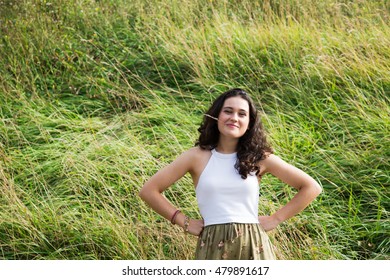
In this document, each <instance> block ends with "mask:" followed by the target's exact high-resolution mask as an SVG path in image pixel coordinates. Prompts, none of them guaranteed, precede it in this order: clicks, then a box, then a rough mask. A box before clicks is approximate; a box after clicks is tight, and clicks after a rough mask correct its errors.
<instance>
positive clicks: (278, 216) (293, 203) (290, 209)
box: [271, 182, 322, 224]
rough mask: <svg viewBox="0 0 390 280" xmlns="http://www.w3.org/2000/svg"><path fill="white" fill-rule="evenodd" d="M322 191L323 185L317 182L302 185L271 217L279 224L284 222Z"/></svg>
mask: <svg viewBox="0 0 390 280" xmlns="http://www.w3.org/2000/svg"><path fill="white" fill-rule="evenodd" d="M321 191H322V190H321V187H320V186H319V185H318V183H316V182H315V183H313V184H310V185H307V186H304V187H302V188H301V189H300V190H299V191H298V193H297V194H296V195H295V196H294V197H293V198H292V199H291V200H290V201H289V202H288V203H287V204H286V205H285V206H284V207H282V208H281V209H279V210H278V211H276V212H275V213H274V214H273V215H271V217H272V218H274V219H275V220H276V221H277V222H278V223H279V224H280V223H282V222H284V221H285V220H287V219H289V218H291V217H293V216H295V215H296V214H298V213H300V212H301V211H302V210H303V209H305V208H306V207H307V206H308V205H309V204H310V202H312V201H313V200H314V199H315V198H316V197H317V196H318V195H319V194H320V193H321Z"/></svg>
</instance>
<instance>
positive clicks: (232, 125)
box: [226, 123, 238, 128]
mask: <svg viewBox="0 0 390 280" xmlns="http://www.w3.org/2000/svg"><path fill="white" fill-rule="evenodd" d="M226 125H227V126H229V127H237V128H238V126H237V125H235V124H232V123H228V124H226Z"/></svg>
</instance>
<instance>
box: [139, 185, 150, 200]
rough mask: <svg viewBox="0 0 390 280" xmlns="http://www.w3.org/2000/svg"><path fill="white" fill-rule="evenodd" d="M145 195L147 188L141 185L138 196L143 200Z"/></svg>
mask: <svg viewBox="0 0 390 280" xmlns="http://www.w3.org/2000/svg"><path fill="white" fill-rule="evenodd" d="M147 195H148V191H147V189H146V188H145V186H143V187H142V188H141V190H140V191H139V192H138V196H139V197H140V198H141V199H142V200H143V201H145V200H146V199H147Z"/></svg>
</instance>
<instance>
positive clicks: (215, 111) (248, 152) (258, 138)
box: [195, 88, 273, 179]
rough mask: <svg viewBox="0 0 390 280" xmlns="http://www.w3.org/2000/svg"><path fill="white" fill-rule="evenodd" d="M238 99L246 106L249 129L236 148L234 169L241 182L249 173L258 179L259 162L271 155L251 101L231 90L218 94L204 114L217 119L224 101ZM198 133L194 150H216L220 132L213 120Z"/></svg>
mask: <svg viewBox="0 0 390 280" xmlns="http://www.w3.org/2000/svg"><path fill="white" fill-rule="evenodd" d="M235 96H240V97H241V98H243V99H245V100H246V101H247V102H248V104H249V125H248V130H247V131H246V132H245V134H244V135H243V136H241V137H240V139H239V141H238V145H237V162H236V164H235V165H234V167H235V168H236V169H237V171H238V173H239V174H240V175H241V178H243V179H246V178H247V176H248V174H249V173H252V172H254V173H255V174H256V175H258V173H259V171H260V167H259V161H260V160H262V159H264V158H265V157H266V153H267V152H268V153H273V150H272V147H271V146H270V144H269V143H268V142H267V139H266V135H265V131H264V128H263V125H262V123H261V121H260V117H259V116H258V114H257V110H256V108H255V106H254V104H253V100H252V98H251V97H250V96H249V95H248V94H247V93H246V92H245V91H244V90H242V89H240V88H234V89H231V90H228V91H226V92H224V93H223V94H221V95H220V96H218V97H217V99H215V101H214V102H213V104H212V105H211V107H210V108H209V110H208V111H207V112H206V114H208V115H210V116H213V117H215V118H218V116H219V113H220V112H221V110H222V107H223V104H224V102H225V100H226V99H228V98H231V97H235ZM198 131H199V133H200V135H199V138H198V140H197V141H196V143H195V146H199V147H200V148H201V149H204V150H212V149H214V148H216V147H217V145H218V140H219V135H220V132H219V130H218V123H217V121H216V120H214V119H212V118H209V117H207V116H204V117H203V122H202V124H201V125H200V127H199V128H198Z"/></svg>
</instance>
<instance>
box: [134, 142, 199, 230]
mask: <svg viewBox="0 0 390 280" xmlns="http://www.w3.org/2000/svg"><path fill="white" fill-rule="evenodd" d="M194 152H195V150H194V149H191V150H189V151H186V152H184V153H183V154H181V155H180V156H179V157H178V158H177V159H176V160H174V161H173V162H172V163H171V164H169V165H167V166H166V167H164V168H163V169H161V170H160V171H158V172H157V173H156V174H155V175H153V176H152V177H151V178H150V179H149V180H148V181H147V182H146V183H145V184H144V186H143V187H142V189H141V191H140V192H139V195H140V197H141V198H142V199H143V200H144V201H145V202H146V203H147V204H148V205H149V206H150V207H151V208H152V209H153V210H154V211H156V212H157V213H158V214H160V215H161V216H163V217H164V218H166V219H168V220H170V219H171V218H172V215H173V214H174V213H175V212H176V210H177V209H176V207H175V206H174V205H172V203H171V202H170V201H168V200H167V199H166V198H165V196H163V195H162V193H163V192H164V191H165V190H166V189H167V188H168V187H170V186H171V185H172V184H174V183H175V182H176V181H177V180H179V179H180V178H182V177H183V176H184V175H185V174H186V173H187V172H190V171H191V170H192V167H193V164H194ZM184 219H185V216H184V214H183V213H179V214H178V215H177V217H176V220H175V223H176V224H178V225H179V226H181V227H184ZM202 228H203V222H201V221H199V220H190V225H189V227H188V229H189V232H190V233H191V234H194V235H199V233H200V232H201V230H202Z"/></svg>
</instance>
